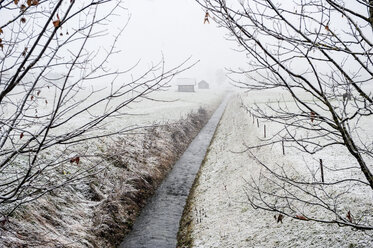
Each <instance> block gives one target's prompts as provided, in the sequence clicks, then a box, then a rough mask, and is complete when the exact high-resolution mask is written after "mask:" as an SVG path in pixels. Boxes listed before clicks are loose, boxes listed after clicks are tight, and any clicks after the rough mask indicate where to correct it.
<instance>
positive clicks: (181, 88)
mask: <svg viewBox="0 0 373 248" xmlns="http://www.w3.org/2000/svg"><path fill="white" fill-rule="evenodd" d="M176 85H177V91H178V92H195V89H194V87H195V85H196V80H195V79H193V78H178V79H177V81H176Z"/></svg>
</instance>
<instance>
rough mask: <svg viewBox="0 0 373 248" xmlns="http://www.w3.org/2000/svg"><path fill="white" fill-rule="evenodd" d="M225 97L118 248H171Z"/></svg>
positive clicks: (174, 244)
mask: <svg viewBox="0 0 373 248" xmlns="http://www.w3.org/2000/svg"><path fill="white" fill-rule="evenodd" d="M227 101H228V97H226V98H225V100H224V101H223V102H222V103H221V104H220V106H219V107H218V108H217V110H216V111H215V113H214V114H213V115H212V117H211V118H210V120H209V121H208V123H207V124H206V125H205V127H204V128H202V130H201V132H200V133H199V134H198V135H197V137H196V138H195V139H194V140H193V141H192V143H191V144H190V145H189V147H188V149H187V150H186V151H185V152H184V154H183V155H182V156H181V158H180V159H179V160H178V161H177V162H176V164H175V165H174V167H173V169H172V171H171V172H170V173H169V174H168V176H167V177H166V178H165V180H164V181H163V182H162V184H161V185H160V186H159V188H158V189H157V191H156V193H155V194H154V196H153V197H152V198H151V199H150V200H149V202H148V204H147V205H146V206H145V208H144V209H143V210H142V212H141V214H140V216H139V217H138V218H137V219H136V222H135V224H134V226H133V230H132V231H131V232H130V233H129V234H128V236H127V237H126V239H125V240H124V241H123V242H122V244H121V245H120V247H121V248H154V247H162V248H168V247H170V248H171V247H172V248H175V247H176V244H177V240H176V236H177V232H178V229H179V221H180V218H181V215H182V213H183V209H184V205H185V202H186V199H187V197H188V194H189V190H190V188H191V186H192V184H193V181H194V178H195V176H196V174H197V172H198V170H199V167H200V165H201V162H202V160H203V158H204V157H205V153H206V150H207V147H208V146H209V144H210V141H211V138H212V136H213V134H214V132H215V129H216V126H217V124H218V123H219V120H220V117H221V116H222V114H223V112H224V109H225V106H226V104H227Z"/></svg>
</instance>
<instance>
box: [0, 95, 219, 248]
mask: <svg viewBox="0 0 373 248" xmlns="http://www.w3.org/2000/svg"><path fill="white" fill-rule="evenodd" d="M150 96H151V97H152V99H153V100H149V99H143V100H142V101H139V102H136V103H133V104H131V105H129V107H130V108H131V109H129V110H128V115H125V116H121V117H120V118H116V119H114V121H113V119H111V121H110V122H109V123H106V124H105V125H102V127H103V128H106V129H110V130H116V129H118V130H120V129H122V128H123V127H127V126H128V127H132V128H135V127H136V128H137V127H139V126H146V127H145V128H140V129H134V131H132V132H126V133H124V134H120V133H119V134H118V135H115V136H111V137H102V138H98V139H95V140H91V141H88V142H84V143H82V144H80V145H79V146H74V148H72V147H69V146H67V147H66V146H64V147H63V146H61V147H57V148H56V149H57V150H58V149H61V151H65V152H72V153H75V154H80V155H81V156H80V161H66V162H65V163H63V164H62V166H58V167H55V168H51V169H50V170H49V171H47V172H46V173H49V174H50V176H51V177H52V178H54V179H55V180H62V181H64V180H65V179H70V180H69V183H68V184H67V185H65V186H64V187H61V188H56V189H55V190H53V191H52V192H50V193H47V194H45V195H42V196H41V197H40V198H39V199H37V200H35V201H32V202H30V203H26V204H24V205H22V206H20V207H19V208H18V209H17V210H16V211H15V212H14V213H13V214H12V215H11V216H10V218H9V219H8V220H6V221H4V223H0V247H23V246H30V247H31V246H33V247H115V246H116V245H118V244H119V243H120V242H121V241H122V239H123V237H124V235H125V234H126V233H127V232H128V231H129V230H130V228H131V226H132V224H133V222H134V220H135V218H136V216H137V214H138V213H139V211H140V210H141V208H142V207H143V206H144V205H145V203H146V198H147V197H149V196H150V195H151V194H152V193H153V192H154V190H155V189H156V187H157V186H158V185H159V183H160V182H161V180H162V179H163V178H164V177H165V175H166V174H167V173H168V171H169V170H170V169H171V167H172V165H173V164H174V163H175V161H176V160H177V158H178V157H179V156H180V155H181V154H182V153H183V151H184V150H185V149H186V147H187V145H188V144H189V143H190V142H191V140H192V139H193V137H194V136H195V135H196V134H197V133H198V132H199V130H200V129H201V128H202V127H203V125H204V124H205V123H206V121H207V120H208V119H209V116H210V115H211V113H212V112H213V110H214V109H215V108H216V107H217V105H218V104H219V102H220V101H221V98H222V96H223V93H222V92H213V91H204V92H203V91H201V92H197V93H179V92H173V91H167V92H156V93H154V94H152V95H150ZM154 100H157V101H154ZM76 121H77V123H79V120H76ZM101 131H104V130H101ZM95 132H96V133H97V135H98V136H99V135H100V130H99V129H97V130H95ZM69 149H74V150H73V151H70V150H69ZM56 154H58V152H56ZM43 156H45V159H48V160H53V159H57V158H54V153H48V154H43ZM79 170H81V171H84V172H89V173H84V174H82V175H81V177H79V176H75V177H74V178H69V177H70V175H79V173H76V172H79ZM2 211H5V209H2Z"/></svg>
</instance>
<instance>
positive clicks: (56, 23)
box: [53, 20, 60, 28]
mask: <svg viewBox="0 0 373 248" xmlns="http://www.w3.org/2000/svg"><path fill="white" fill-rule="evenodd" d="M53 26H54V27H56V28H58V27H59V26H60V20H56V21H53Z"/></svg>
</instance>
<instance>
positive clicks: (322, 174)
mask: <svg viewBox="0 0 373 248" xmlns="http://www.w3.org/2000/svg"><path fill="white" fill-rule="evenodd" d="M320 170H321V181H322V182H323V183H324V166H323V164H322V159H321V158H320Z"/></svg>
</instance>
